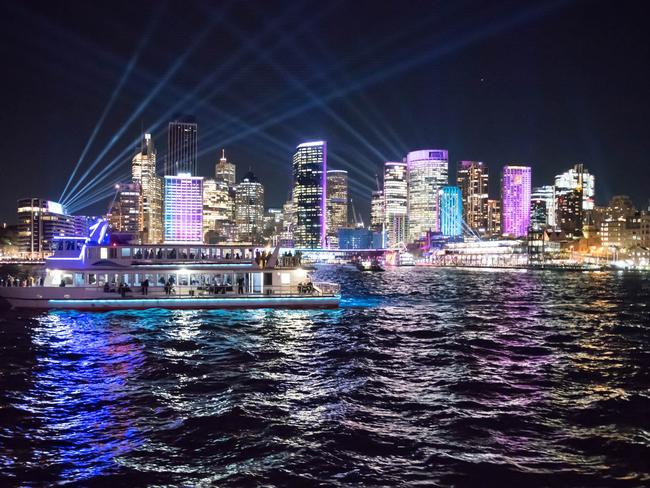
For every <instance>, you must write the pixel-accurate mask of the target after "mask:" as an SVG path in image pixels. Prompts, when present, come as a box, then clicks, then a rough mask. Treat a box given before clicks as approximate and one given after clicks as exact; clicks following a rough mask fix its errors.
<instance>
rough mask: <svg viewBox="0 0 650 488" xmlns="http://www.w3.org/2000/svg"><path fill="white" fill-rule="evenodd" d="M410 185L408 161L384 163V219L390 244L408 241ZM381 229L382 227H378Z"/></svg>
mask: <svg viewBox="0 0 650 488" xmlns="http://www.w3.org/2000/svg"><path fill="white" fill-rule="evenodd" d="M407 213H408V185H407V168H406V163H399V162H387V163H386V164H384V221H385V230H386V232H387V234H388V245H389V246H393V247H394V246H397V245H399V243H404V242H406V240H407V238H408V236H407ZM376 230H381V229H376Z"/></svg>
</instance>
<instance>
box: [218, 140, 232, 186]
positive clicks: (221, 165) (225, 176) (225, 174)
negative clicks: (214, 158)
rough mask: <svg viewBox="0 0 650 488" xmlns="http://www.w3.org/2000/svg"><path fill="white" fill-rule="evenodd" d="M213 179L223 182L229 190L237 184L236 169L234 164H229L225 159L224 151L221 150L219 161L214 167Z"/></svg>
mask: <svg viewBox="0 0 650 488" xmlns="http://www.w3.org/2000/svg"><path fill="white" fill-rule="evenodd" d="M214 178H215V180H217V181H223V182H225V183H226V184H227V185H228V186H229V187H231V188H232V187H234V186H235V184H236V183H237V168H236V166H235V165H234V163H229V162H228V160H227V159H226V150H225V149H222V150H221V159H219V162H218V163H217V164H216V165H215V167H214Z"/></svg>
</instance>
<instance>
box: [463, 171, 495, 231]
mask: <svg viewBox="0 0 650 488" xmlns="http://www.w3.org/2000/svg"><path fill="white" fill-rule="evenodd" d="M488 178H489V173H488V168H487V165H485V164H484V163H482V162H481V161H460V162H459V163H458V172H457V177H456V180H457V183H458V186H459V187H460V191H461V194H462V201H463V219H464V220H465V222H466V223H467V225H468V226H469V227H471V228H472V229H473V230H474V231H475V232H477V233H478V234H480V235H485V234H487V228H488V208H487V206H488Z"/></svg>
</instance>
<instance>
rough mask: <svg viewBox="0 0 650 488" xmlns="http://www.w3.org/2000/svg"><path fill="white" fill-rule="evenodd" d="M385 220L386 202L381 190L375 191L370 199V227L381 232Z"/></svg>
mask: <svg viewBox="0 0 650 488" xmlns="http://www.w3.org/2000/svg"><path fill="white" fill-rule="evenodd" d="M385 220H386V202H385V201H384V192H383V190H375V191H373V192H372V196H371V197H370V227H371V228H372V230H375V231H379V232H380V231H382V230H383V229H384V226H385ZM355 223H356V222H355Z"/></svg>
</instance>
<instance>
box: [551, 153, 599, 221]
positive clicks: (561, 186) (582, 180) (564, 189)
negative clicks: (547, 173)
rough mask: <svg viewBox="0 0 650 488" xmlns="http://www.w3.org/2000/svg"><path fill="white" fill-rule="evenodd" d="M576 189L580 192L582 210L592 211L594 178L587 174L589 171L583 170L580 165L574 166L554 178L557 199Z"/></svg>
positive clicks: (594, 190)
mask: <svg viewBox="0 0 650 488" xmlns="http://www.w3.org/2000/svg"><path fill="white" fill-rule="evenodd" d="M578 187H580V188H581V191H582V209H583V210H592V209H593V208H594V196H595V194H596V177H595V176H594V175H592V174H591V173H589V170H587V169H584V166H583V165H582V164H576V165H574V166H573V168H571V169H570V170H568V171H565V172H564V173H562V174H559V175H557V176H556V177H555V193H556V196H558V197H559V196H561V195H563V194H565V193H569V192H572V191H575V190H576V188H578Z"/></svg>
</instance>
